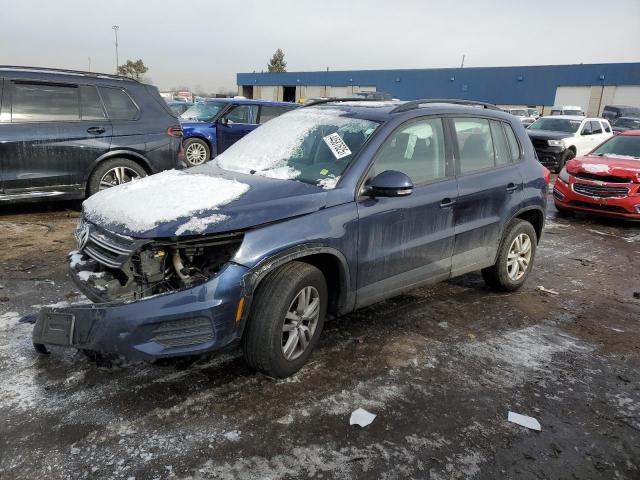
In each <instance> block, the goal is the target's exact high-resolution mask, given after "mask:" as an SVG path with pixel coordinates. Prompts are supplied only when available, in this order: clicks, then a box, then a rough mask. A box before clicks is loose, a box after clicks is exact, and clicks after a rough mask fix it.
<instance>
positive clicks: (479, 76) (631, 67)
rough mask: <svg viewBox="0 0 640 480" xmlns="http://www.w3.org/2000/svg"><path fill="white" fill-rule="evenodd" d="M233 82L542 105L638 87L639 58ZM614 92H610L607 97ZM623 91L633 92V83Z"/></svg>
mask: <svg viewBox="0 0 640 480" xmlns="http://www.w3.org/2000/svg"><path fill="white" fill-rule="evenodd" d="M237 84H238V93H239V94H240V95H245V96H249V97H254V98H269V97H274V98H272V99H273V100H282V99H285V100H294V99H295V100H299V99H301V98H305V97H306V98H309V97H311V96H348V95H349V94H352V93H353V92H355V91H359V90H373V89H375V90H377V91H384V92H388V93H390V94H392V95H393V96H394V97H395V98H399V99H402V100H411V99H417V98H463V99H468V100H480V101H486V102H491V103H495V104H499V105H540V106H544V105H553V104H554V101H556V100H557V92H558V88H559V87H574V88H575V87H583V88H585V87H587V88H592V87H595V88H596V89H600V97H601V98H600V100H602V97H603V96H607V90H606V87H621V86H629V87H638V92H640V63H601V64H579V65H542V66H522V67H478V68H433V69H412V70H354V71H321V72H287V73H238V74H237ZM309 92H312V93H313V95H309V94H308V93H309ZM294 94H295V98H293V95H294ZM336 94H338V95H336ZM612 95H613V96H615V95H614V94H612V93H611V92H609V97H611V96H612ZM625 95H626V97H629V95H631V97H630V98H635V97H636V92H635V89H633V93H631V94H630V93H629V91H627V93H625ZM281 96H282V97H283V98H279V97H281ZM569 96H571V95H569ZM626 97H625V98H626ZM638 101H640V98H638ZM583 106H584V107H585V108H586V107H587V106H588V105H583Z"/></svg>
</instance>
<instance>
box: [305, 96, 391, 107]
mask: <svg viewBox="0 0 640 480" xmlns="http://www.w3.org/2000/svg"><path fill="white" fill-rule="evenodd" d="M390 101H391V100H380V99H375V98H362V97H330V98H323V99H320V100H314V101H312V102H309V103H305V104H304V105H302V106H303V107H312V106H314V105H322V104H323V103H338V102H390Z"/></svg>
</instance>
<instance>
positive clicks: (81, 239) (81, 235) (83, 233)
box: [76, 223, 91, 250]
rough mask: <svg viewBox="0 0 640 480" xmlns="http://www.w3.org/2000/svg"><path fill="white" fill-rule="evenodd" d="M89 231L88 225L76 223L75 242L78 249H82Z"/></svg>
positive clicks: (87, 239) (87, 238)
mask: <svg viewBox="0 0 640 480" xmlns="http://www.w3.org/2000/svg"><path fill="white" fill-rule="evenodd" d="M90 233H91V231H90V230H89V225H87V224H86V223H83V224H81V225H78V229H77V230H76V244H77V246H78V250H82V249H83V248H84V247H85V245H86V244H87V242H88V241H89V234H90Z"/></svg>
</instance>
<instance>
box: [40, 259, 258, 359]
mask: <svg viewBox="0 0 640 480" xmlns="http://www.w3.org/2000/svg"><path fill="white" fill-rule="evenodd" d="M246 272H247V268H246V267H242V266H240V265H236V264H233V263H229V264H227V265H226V266H225V267H224V268H223V269H222V270H221V271H220V273H219V274H218V275H217V276H216V277H215V278H212V279H211V280H210V281H208V282H206V283H204V284H201V285H198V286H196V287H192V288H189V289H185V290H180V291H177V292H172V293H166V294H161V295H157V296H155V297H149V298H145V299H142V300H137V301H132V302H123V303H94V304H82V305H71V306H61V307H57V306H52V307H44V308H43V309H42V310H41V311H40V316H39V318H38V319H37V321H36V324H35V326H34V329H33V343H34V344H36V345H58V346H64V347H73V348H77V349H82V350H89V351H95V352H100V353H110V354H115V355H121V356H124V357H126V358H129V359H134V360H135V359H146V360H152V359H156V358H163V357H174V356H181V355H191V354H199V353H204V352H210V351H215V350H220V349H223V348H225V347H227V346H229V345H230V344H233V343H234V341H235V340H238V339H239V337H240V334H241V331H240V325H239V322H236V319H235V315H236V307H237V305H238V301H239V299H240V297H241V295H242V280H243V277H244V275H245V274H246ZM72 276H75V277H77V273H73V272H72Z"/></svg>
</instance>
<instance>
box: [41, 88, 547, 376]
mask: <svg viewBox="0 0 640 480" xmlns="http://www.w3.org/2000/svg"><path fill="white" fill-rule="evenodd" d="M548 183H549V171H548V170H546V169H545V168H544V167H543V166H542V165H540V163H539V162H538V161H537V160H536V156H535V152H534V150H533V147H532V145H531V142H530V141H529V138H528V137H527V134H526V131H525V129H524V127H523V126H522V124H521V123H520V121H518V120H517V119H516V118H515V117H513V116H512V115H509V114H506V113H503V112H501V111H500V110H499V109H497V108H496V107H495V106H493V105H490V104H476V103H471V102H463V101H455V100H437V101H435V100H421V101H412V102H406V103H400V102H387V101H382V102H380V101H369V102H368V101H362V100H360V101H341V100H340V101H336V100H332V101H320V102H318V103H316V104H313V105H311V106H308V107H302V108H299V109H297V110H295V111H293V112H290V113H287V114H285V115H282V116H281V117H279V118H277V119H274V120H272V121H270V122H269V123H268V124H267V125H265V126H263V127H261V128H259V129H257V130H255V131H254V132H252V133H251V134H249V135H248V136H247V137H245V138H244V139H243V140H241V141H240V142H238V143H236V144H235V145H233V146H232V147H231V148H229V149H228V150H227V151H226V152H224V153H223V154H221V155H219V156H218V157H217V159H216V161H214V162H211V163H208V164H206V165H202V166H200V167H194V168H190V169H187V170H182V171H172V172H162V173H159V174H157V175H154V176H152V177H149V178H145V179H142V180H139V181H136V182H134V183H132V184H128V185H122V186H119V187H116V188H112V189H109V190H105V191H104V192H100V193H99V194H98V195H95V196H93V197H91V198H89V199H88V200H86V201H85V202H84V204H83V215H82V218H81V220H80V222H79V224H78V228H77V235H76V237H77V241H78V250H77V251H75V252H72V253H71V255H70V259H71V264H70V271H71V277H72V279H73V280H74V281H75V283H76V284H77V285H78V287H79V288H80V289H81V290H82V291H83V292H84V293H85V294H86V295H87V296H88V297H89V298H90V299H91V300H93V301H94V302H96V303H93V304H85V305H71V306H68V307H49V308H44V309H42V310H41V312H40V315H39V317H38V320H37V322H36V325H35V327H34V332H33V341H34V344H35V345H36V347H37V349H39V350H40V351H46V344H55V345H64V346H69V347H75V348H78V349H82V350H88V351H92V352H100V353H102V354H118V355H124V356H126V357H130V358H146V359H155V358H160V357H172V356H179V355H190V354H196V353H203V352H210V351H214V350H220V349H223V348H227V347H232V346H235V345H242V348H243V351H244V356H245V359H246V361H247V362H248V363H249V365H251V366H252V367H254V368H256V369H258V370H260V371H263V372H265V373H267V374H268V375H271V376H274V377H286V376H288V375H291V374H293V373H294V372H296V371H297V370H298V369H300V368H301V367H302V366H303V365H304V363H305V362H306V361H307V359H308V358H309V355H310V354H311V352H312V350H313V348H314V347H315V346H316V345H317V343H318V339H319V336H320V332H321V331H322V327H323V324H324V321H325V318H327V317H336V316H338V315H343V314H346V313H348V312H351V311H353V310H354V309H357V308H361V307H364V306H366V305H370V304H372V303H375V302H379V301H381V300H384V299H386V298H389V297H392V296H394V295H398V294H399V293H401V292H403V291H405V290H408V289H412V288H415V287H418V286H421V285H426V284H430V283H434V282H439V281H442V280H446V279H449V278H451V277H456V276H459V275H462V274H465V273H467V272H472V271H476V270H481V271H482V275H483V277H484V279H485V281H486V283H487V284H488V285H489V286H490V287H492V288H495V289H498V290H503V291H513V290H516V289H518V288H519V287H520V286H522V284H523V283H524V282H525V280H526V279H527V276H528V275H529V274H530V272H531V269H532V267H533V262H534V258H535V253H536V246H537V244H538V242H539V240H540V236H541V234H542V228H543V224H544V219H545V210H546V203H547V190H548Z"/></svg>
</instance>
